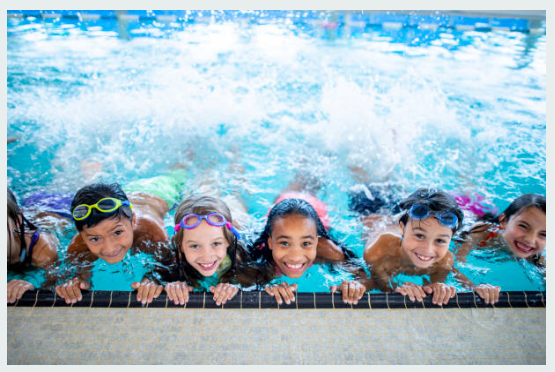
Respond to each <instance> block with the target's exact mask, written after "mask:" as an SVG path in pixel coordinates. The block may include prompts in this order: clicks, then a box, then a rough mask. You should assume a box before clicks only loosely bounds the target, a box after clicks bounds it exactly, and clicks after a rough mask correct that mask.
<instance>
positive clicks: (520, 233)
mask: <svg viewBox="0 0 555 372" xmlns="http://www.w3.org/2000/svg"><path fill="white" fill-rule="evenodd" d="M500 219H501V221H500V223H499V226H500V227H501V228H502V229H503V230H504V231H503V232H502V236H503V240H504V241H505V243H506V244H507V246H508V247H509V249H510V250H511V252H513V254H514V255H515V256H517V257H520V258H528V257H531V256H534V255H536V254H539V253H541V252H542V251H543V250H544V249H545V245H546V215H545V213H543V211H541V210H540V209H538V208H536V207H530V208H527V209H525V210H524V211H523V212H522V213H519V214H517V215H513V216H511V218H510V219H509V221H505V219H504V218H503V214H502V215H501V216H500Z"/></svg>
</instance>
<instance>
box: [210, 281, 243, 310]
mask: <svg viewBox="0 0 555 372" xmlns="http://www.w3.org/2000/svg"><path fill="white" fill-rule="evenodd" d="M208 289H209V290H210V292H212V293H214V301H216V305H218V306H220V305H223V304H225V303H226V301H227V300H231V299H232V298H233V297H235V295H236V294H237V292H239V287H237V286H236V285H233V284H228V283H218V285H217V286H215V287H214V286H212V287H210V288H208Z"/></svg>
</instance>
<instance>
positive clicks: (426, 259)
mask: <svg viewBox="0 0 555 372" xmlns="http://www.w3.org/2000/svg"><path fill="white" fill-rule="evenodd" d="M415 255H416V257H418V258H419V259H420V260H422V261H430V260H431V259H432V258H433V257H428V256H421V255H419V254H418V253H415Z"/></svg>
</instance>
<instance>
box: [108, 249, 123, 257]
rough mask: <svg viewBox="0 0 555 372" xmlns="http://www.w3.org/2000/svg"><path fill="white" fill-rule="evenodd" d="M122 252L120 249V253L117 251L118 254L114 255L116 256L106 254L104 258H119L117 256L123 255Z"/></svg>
mask: <svg viewBox="0 0 555 372" xmlns="http://www.w3.org/2000/svg"><path fill="white" fill-rule="evenodd" d="M121 251H122V250H121V249H120V250H119V251H117V252H116V253H114V254H105V255H104V257H108V258H114V257H117V256H119V255H120V254H121Z"/></svg>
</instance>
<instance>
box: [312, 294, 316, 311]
mask: <svg viewBox="0 0 555 372" xmlns="http://www.w3.org/2000/svg"><path fill="white" fill-rule="evenodd" d="M312 302H313V304H314V309H316V292H312Z"/></svg>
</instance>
